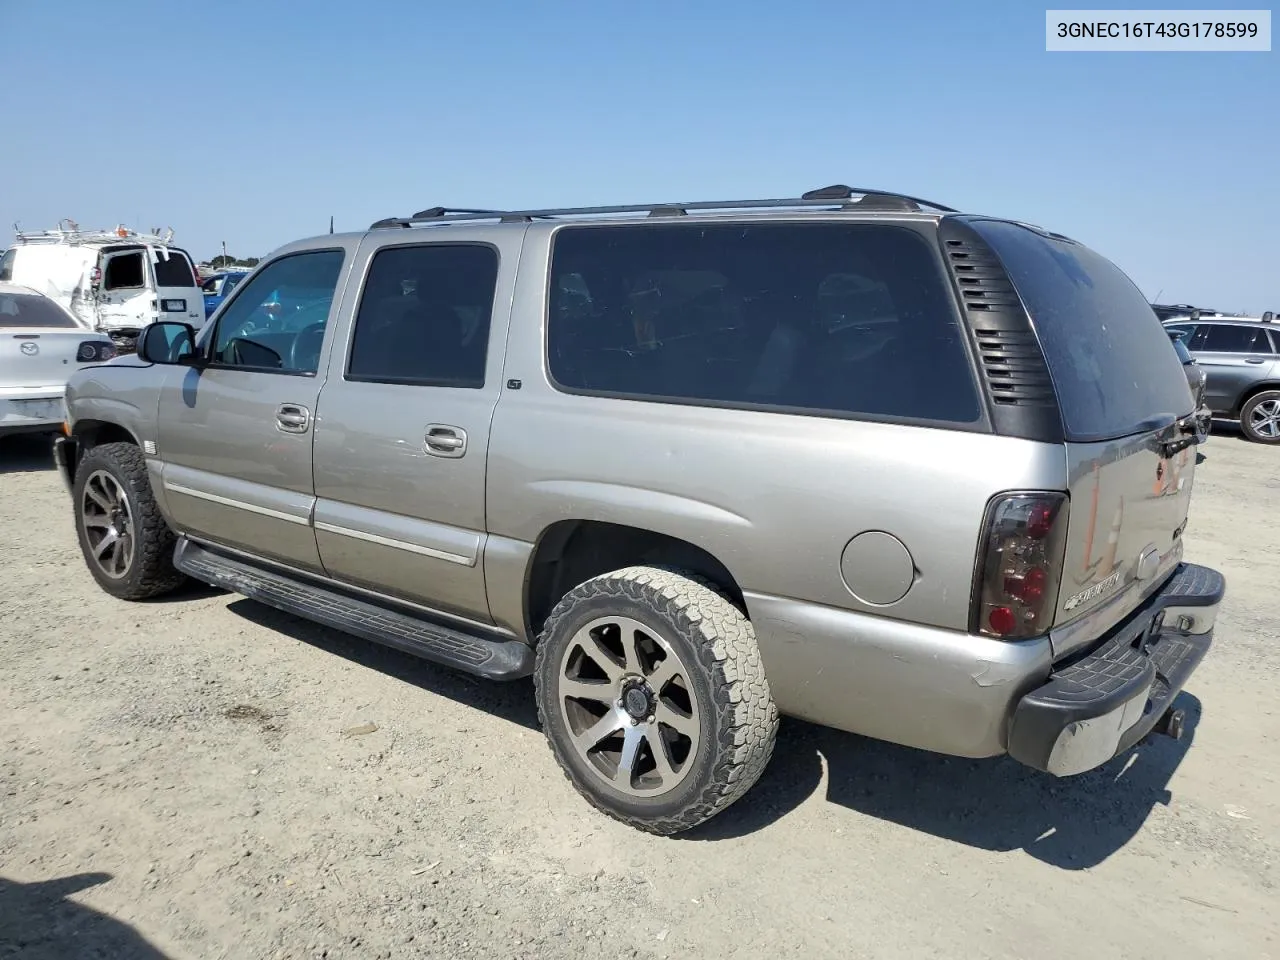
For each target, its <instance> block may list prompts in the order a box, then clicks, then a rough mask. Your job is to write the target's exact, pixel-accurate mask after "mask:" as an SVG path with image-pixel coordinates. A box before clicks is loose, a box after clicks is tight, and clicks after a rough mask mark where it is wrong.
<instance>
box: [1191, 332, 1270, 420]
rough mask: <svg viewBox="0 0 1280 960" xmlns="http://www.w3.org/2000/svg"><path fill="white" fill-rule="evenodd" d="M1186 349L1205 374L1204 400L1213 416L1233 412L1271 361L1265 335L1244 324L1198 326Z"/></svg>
mask: <svg viewBox="0 0 1280 960" xmlns="http://www.w3.org/2000/svg"><path fill="white" fill-rule="evenodd" d="M1187 347H1188V348H1189V349H1190V350H1191V352H1192V354H1193V355H1194V356H1195V358H1196V360H1197V361H1198V362H1199V364H1200V366H1201V368H1202V369H1203V370H1204V372H1205V375H1206V381H1205V400H1206V402H1207V403H1208V404H1209V409H1211V410H1213V411H1214V412H1215V413H1227V412H1229V411H1231V410H1234V409H1235V406H1236V403H1237V402H1238V400H1239V399H1240V397H1241V395H1243V393H1244V392H1245V390H1247V389H1248V388H1249V387H1250V386H1251V385H1252V384H1254V383H1256V382H1257V381H1258V380H1259V379H1261V378H1262V377H1263V375H1264V374H1265V371H1266V369H1267V368H1269V367H1270V365H1271V363H1272V361H1273V360H1274V359H1275V358H1274V355H1273V353H1272V350H1271V341H1270V340H1269V339H1268V338H1267V331H1266V330H1265V329H1263V328H1261V327H1259V326H1252V325H1248V324H1240V323H1203V322H1202V323H1201V324H1200V325H1199V326H1198V327H1197V328H1196V332H1195V335H1194V336H1193V337H1192V338H1191V342H1190V343H1188V344H1187Z"/></svg>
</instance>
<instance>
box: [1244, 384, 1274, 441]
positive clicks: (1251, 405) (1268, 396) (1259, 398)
mask: <svg viewBox="0 0 1280 960" xmlns="http://www.w3.org/2000/svg"><path fill="white" fill-rule="evenodd" d="M1276 401H1280V390H1263V391H1262V392H1261V393H1255V394H1254V395H1253V396H1252V397H1250V398H1249V399H1248V400H1246V401H1245V403H1244V406H1242V407H1241V408H1240V430H1241V432H1242V433H1243V434H1244V435H1245V438H1246V439H1248V440H1252V441H1253V442H1254V443H1265V444H1270V445H1275V444H1277V443H1280V437H1267V436H1263V435H1262V434H1260V433H1258V432H1256V431H1255V430H1254V429H1253V426H1252V424H1251V423H1250V422H1249V421H1250V419H1251V417H1252V414H1253V411H1254V410H1255V409H1256V408H1257V407H1258V406H1259V405H1261V404H1263V403H1275V402H1276Z"/></svg>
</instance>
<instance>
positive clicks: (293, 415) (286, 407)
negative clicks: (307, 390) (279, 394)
mask: <svg viewBox="0 0 1280 960" xmlns="http://www.w3.org/2000/svg"><path fill="white" fill-rule="evenodd" d="M310 423H311V411H310V410H308V409H307V408H306V407H304V406H302V405H301V404H297V403H282V404H280V406H279V407H277V408H276V427H277V428H278V429H280V430H282V431H284V432H285V433H306V432H307V427H308V426H309V425H310Z"/></svg>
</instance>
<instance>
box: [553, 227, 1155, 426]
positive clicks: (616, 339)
mask: <svg viewBox="0 0 1280 960" xmlns="http://www.w3.org/2000/svg"><path fill="white" fill-rule="evenodd" d="M547 327H548V329H547V354H548V367H549V370H550V373H551V377H552V379H553V380H554V382H555V383H556V384H557V386H558V387H559V388H560V389H562V390H566V391H568V392H572V393H586V394H593V395H601V396H614V397H619V398H625V399H635V400H649V401H658V402H676V403H681V402H683V403H693V404H700V405H715V406H726V407H741V408H763V409H766V410H772V411H776V412H780V413H808V414H817V415H824V416H837V417H844V418H850V419H872V420H888V421H907V422H926V423H948V424H976V423H979V422H981V421H982V417H983V409H982V405H981V401H980V398H979V394H978V392H977V386H976V383H975V379H974V375H973V371H972V365H971V362H970V359H969V354H968V352H967V348H966V346H965V342H964V336H963V333H962V331H961V328H960V326H959V322H958V319H957V316H956V311H955V308H954V303H953V301H952V300H951V299H950V294H949V291H948V289H947V287H946V280H945V274H944V273H943V272H942V269H941V263H940V258H939V256H938V253H937V250H936V249H935V248H934V246H933V244H931V243H930V242H929V241H928V240H926V239H925V237H924V236H922V235H921V234H920V233H917V232H916V231H914V230H912V229H909V228H906V227H902V226H893V225H883V224H865V223H860V224H859V223H855V224H850V223H834V222H826V223H821V222H820V223H711V224H708V223H689V224H661V225H658V224H637V225H619V226H571V227H564V228H562V229H561V230H560V231H558V232H557V234H556V236H555V240H554V243H553V249H552V262H551V277H550V304H549V318H548V325H547ZM1167 349H1168V348H1167V347H1166V350H1167Z"/></svg>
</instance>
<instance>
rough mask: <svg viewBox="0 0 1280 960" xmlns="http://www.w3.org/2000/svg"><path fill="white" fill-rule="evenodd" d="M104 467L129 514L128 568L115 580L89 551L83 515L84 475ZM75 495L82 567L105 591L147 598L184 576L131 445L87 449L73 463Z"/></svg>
mask: <svg viewBox="0 0 1280 960" xmlns="http://www.w3.org/2000/svg"><path fill="white" fill-rule="evenodd" d="M98 470H104V471H106V472H108V473H110V474H111V476H112V477H113V478H115V480H116V481H117V482H118V483H119V484H120V485H121V486H122V487H123V488H124V490H125V491H126V495H127V496H128V498H129V507H130V510H131V512H132V515H133V529H134V547H133V549H134V554H133V566H132V568H131V569H130V570H129V572H128V573H127V574H126V575H125V576H124V577H122V578H120V579H113V578H111V577H109V576H107V575H106V574H105V573H103V572H102V570H101V569H100V568H99V567H98V564H97V563H96V562H95V561H94V559H93V557H92V556H91V554H90V548H89V543H88V540H87V539H86V536H85V529H84V524H83V523H82V519H83V517H82V513H83V510H84V507H83V503H84V486H85V483H86V482H87V480H88V478H89V477H90V476H91V475H92V474H93V473H94V472H95V471H98ZM72 489H73V493H74V497H73V502H74V510H75V523H76V539H77V540H78V541H79V543H80V552H81V553H82V554H83V555H84V562H85V566H86V567H88V568H89V572H90V573H91V574H93V578H94V579H95V580H97V581H98V585H99V586H100V587H102V589H103V590H105V591H106V592H107V593H109V594H111V595H112V596H114V597H119V598H120V599H121V600H149V599H151V598H153V597H159V596H162V595H163V594H166V593H171V592H173V591H174V590H176V589H177V588H178V587H180V586H182V585H183V584H184V583H185V582H186V581H187V577H186V576H184V575H183V574H181V573H179V572H178V571H177V570H176V569H175V568H174V566H173V548H174V545H175V543H176V542H177V536H176V535H175V534H174V532H173V530H171V529H170V528H169V524H168V523H166V522H165V519H164V515H163V514H161V512H160V507H159V506H158V505H157V504H156V499H155V496H154V495H153V494H152V492H151V480H150V478H149V477H148V476H147V464H146V460H145V459H144V458H143V456H142V451H141V450H139V449H138V448H137V447H136V446H135V445H134V444H132V443H104V444H102V445H101V446H97V447H93V448H91V449H90V450H89V451H88V452H87V453H86V454H85V455H84V457H83V458H82V459H81V460H80V463H79V464H78V465H77V467H76V479H75V483H74V485H73V487H72Z"/></svg>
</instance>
